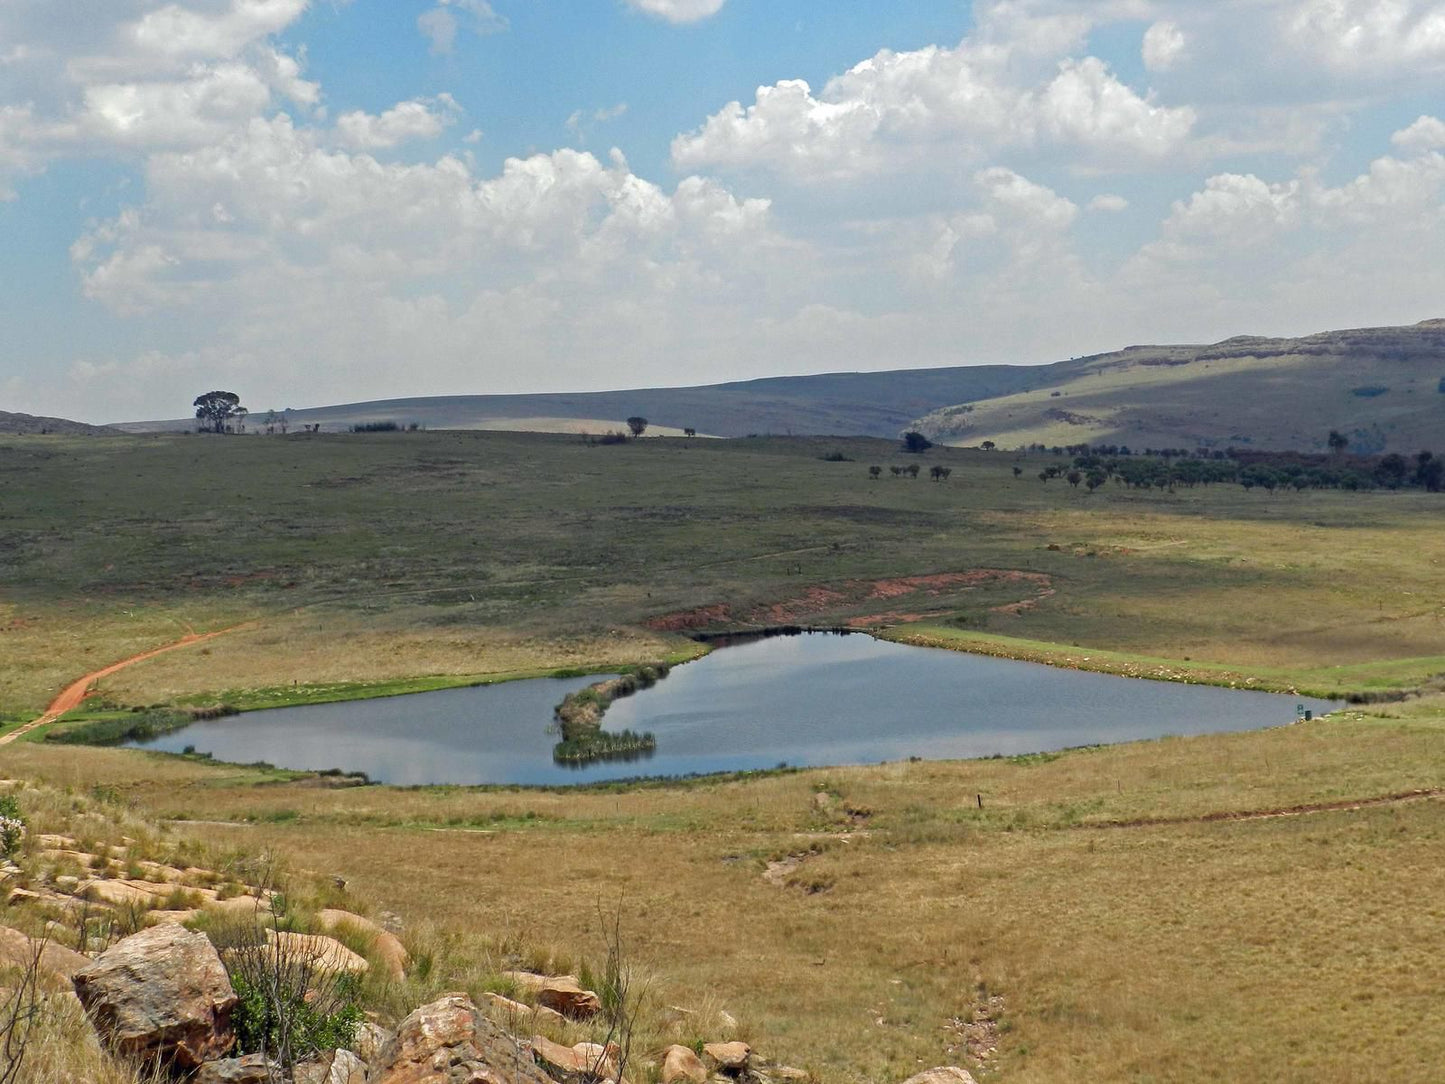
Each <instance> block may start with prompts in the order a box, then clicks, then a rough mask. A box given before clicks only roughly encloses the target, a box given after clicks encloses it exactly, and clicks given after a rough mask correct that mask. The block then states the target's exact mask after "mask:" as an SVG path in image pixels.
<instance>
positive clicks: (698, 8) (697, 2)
mask: <svg viewBox="0 0 1445 1084" xmlns="http://www.w3.org/2000/svg"><path fill="white" fill-rule="evenodd" d="M725 3H727V0H627V6H628V7H630V8H634V9H635V10H637V11H641V12H643V13H645V14H647V15H653V16H656V17H657V18H659V19H664V20H666V21H667V22H670V23H695V22H699V21H701V20H702V19H708V18H711V17H712V16H714V15H716V14H717V13H718V12H719V11H721V10H722V9H723V5H724V4H725Z"/></svg>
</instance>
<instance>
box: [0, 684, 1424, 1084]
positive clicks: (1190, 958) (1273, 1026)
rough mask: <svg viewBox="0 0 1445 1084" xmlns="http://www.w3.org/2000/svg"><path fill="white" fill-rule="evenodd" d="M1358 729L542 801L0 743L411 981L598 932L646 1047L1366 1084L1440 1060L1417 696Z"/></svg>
mask: <svg viewBox="0 0 1445 1084" xmlns="http://www.w3.org/2000/svg"><path fill="white" fill-rule="evenodd" d="M1370 710H1371V711H1372V712H1376V711H1377V709H1370ZM1391 716H1392V717H1385V716H1383V715H1381V714H1378V713H1377V714H1369V715H1365V714H1362V713H1358V712H1350V713H1346V714H1344V715H1342V716H1339V717H1336V718H1334V719H1331V720H1325V721H1320V722H1315V723H1311V724H1302V725H1297V726H1293V727H1287V728H1283V729H1278V730H1271V731H1265V732H1259V733H1251V734H1233V735H1221V736H1213V737H1202V738H1191V739H1166V740H1162V741H1157V742H1145V743H1136V744H1132V745H1127V746H1120V747H1114V748H1108V749H1092V750H1078V751H1074V752H1070V753H1065V754H1061V755H1054V756H1041V757H1022V758H1014V759H1009V760H989V761H975V762H966V763H947V764H941V763H940V764H931V763H899V764H890V765H882V766H877V767H867V768H847V769H830V770H819V771H809V772H798V773H784V774H772V775H767V776H764V777H760V778H753V779H748V780H714V781H701V782H695V783H691V784H687V785H682V786H647V787H641V788H635V787H634V788H628V787H607V788H598V789H591V790H583V791H570V792H569V791H508V790H500V789H498V790H480V789H464V788H425V789H417V790H398V789H392V788H383V787H366V788H353V789H331V788H327V787H323V786H318V781H316V780H292V781H287V780H286V778H285V777H284V776H281V775H275V774H272V775H268V774H267V773H264V772H259V773H258V772H257V771H255V770H249V769H235V768H227V767H224V766H216V765H206V764H204V763H200V762H194V761H185V760H182V759H179V758H166V757H159V756H149V755H133V754H126V753H123V752H120V751H113V750H95V749H83V750H57V749H54V748H52V747H47V746H43V745H29V744H22V745H19V746H14V747H11V748H12V750H13V752H11V753H9V754H7V757H8V759H7V764H6V769H7V771H10V772H14V773H21V774H23V775H25V776H26V777H29V778H33V779H40V780H44V781H46V782H47V783H49V784H51V785H53V786H56V787H60V788H68V789H69V791H70V792H71V793H74V794H76V795H78V796H79V795H86V794H88V793H92V792H95V793H102V794H104V795H105V796H106V797H107V799H108V800H109V801H111V802H118V803H120V805H121V806H122V807H124V808H126V809H127V813H126V816H127V817H129V818H131V819H134V818H136V817H143V818H146V819H150V818H156V817H166V818H179V819H181V821H182V823H181V824H180V825H179V828H180V830H182V831H183V832H185V833H187V834H189V835H194V836H198V837H200V839H201V840H203V841H204V842H205V843H206V844H208V845H209V846H210V848H211V849H212V850H213V851H214V852H215V853H228V852H231V853H233V852H240V851H245V852H250V853H259V852H262V851H267V850H270V851H273V852H275V853H278V854H282V855H285V856H287V858H288V861H289V862H290V864H291V865H292V866H293V867H295V868H297V869H300V870H310V871H314V872H315V873H316V874H318V875H319V876H320V877H321V879H322V880H326V879H329V877H330V876H332V875H340V876H343V877H345V878H346V879H347V882H348V889H347V891H348V893H350V894H352V895H353V897H354V898H355V899H361V900H367V901H370V905H371V906H372V907H382V908H386V909H388V910H392V911H395V912H397V913H399V914H401V915H402V916H403V917H404V918H405V919H406V920H407V922H408V934H407V938H408V940H409V941H410V943H411V944H412V946H413V948H414V950H420V951H422V952H423V953H424V954H426V955H427V958H428V961H429V962H428V966H429V968H430V972H429V977H428V978H427V979H426V981H425V984H424V986H425V988H426V989H431V988H432V987H437V988H446V987H457V986H460V987H466V988H468V989H471V990H472V991H473V992H474V993H480V992H481V991H482V990H483V989H486V988H489V987H490V988H497V987H496V983H497V976H496V972H497V971H498V970H500V969H501V968H503V967H505V966H512V965H515V964H516V963H517V962H518V961H519V960H521V961H524V962H525V961H543V960H551V962H552V963H553V964H555V965H559V966H571V967H576V966H579V964H585V963H586V962H587V961H589V960H590V961H591V962H592V966H594V967H595V966H596V961H597V959H598V958H599V957H600V955H601V951H602V944H601V935H600V931H599V925H598V908H599V905H601V907H603V908H604V909H606V910H610V909H612V908H614V907H620V908H621V912H622V915H623V921H624V929H625V932H626V936H627V942H628V945H629V953H630V956H631V958H632V959H633V961H634V962H635V963H636V964H637V965H638V966H639V967H640V968H641V969H642V970H643V971H644V972H645V973H646V974H647V975H649V976H650V988H651V990H652V995H651V999H650V1002H649V1008H648V1009H647V1010H646V1011H645V1013H644V1017H643V1023H642V1025H641V1027H642V1037H641V1040H640V1048H641V1049H643V1050H645V1051H649V1052H650V1051H654V1050H655V1049H657V1048H658V1047H660V1046H661V1045H663V1044H665V1042H668V1041H673V1040H681V1041H684V1042H690V1041H692V1040H693V1039H695V1038H713V1037H716V1035H717V1032H718V1029H719V1025H718V1024H717V1023H716V1021H717V1020H718V1019H720V1017H717V1015H716V1010H718V1009H725V1010H726V1011H727V1012H728V1013H730V1014H732V1015H733V1016H734V1017H736V1018H737V1020H738V1021H739V1025H740V1028H739V1034H740V1035H741V1037H743V1038H745V1039H746V1040H748V1041H749V1042H751V1043H753V1044H754V1045H755V1046H756V1047H757V1048H758V1049H760V1050H763V1051H765V1052H767V1053H768V1055H769V1056H771V1057H773V1058H776V1059H778V1060H781V1061H785V1062H788V1063H791V1064H795V1065H802V1066H805V1067H807V1068H809V1069H811V1070H813V1071H814V1072H815V1073H816V1074H817V1076H818V1077H819V1078H820V1079H824V1080H829V1081H835V1080H836V1081H850V1082H851V1081H889V1080H893V1081H897V1080H901V1079H903V1078H904V1077H906V1076H908V1075H910V1074H911V1073H912V1072H913V1071H915V1070H916V1069H917V1068H919V1067H920V1066H922V1065H932V1064H937V1063H956V1064H965V1065H971V1066H973V1067H974V1068H975V1069H978V1068H979V1067H980V1063H979V1062H978V1061H975V1060H970V1057H969V1055H968V1053H967V1051H966V1049H965V1048H964V1040H963V1033H962V1030H961V1028H960V1023H961V1022H965V1021H968V1020H970V1019H971V1018H972V1017H973V1015H974V1013H975V1012H976V1011H978V1010H979V1009H980V1008H983V1007H984V1006H986V1005H988V1004H989V999H990V998H1001V999H1002V1000H1001V1002H994V1003H993V1013H994V1015H996V1016H997V1018H998V1020H997V1023H998V1025H999V1029H998V1033H997V1036H996V1038H997V1043H998V1050H997V1055H996V1056H995V1057H989V1058H985V1059H983V1060H982V1067H983V1070H984V1071H982V1072H980V1077H981V1079H983V1080H985V1081H986V1080H990V1079H995V1080H1001V1081H1003V1080H1006V1081H1027V1082H1040V1084H1043V1082H1049V1084H1052V1082H1055V1081H1058V1080H1064V1079H1086V1080H1101V1081H1104V1080H1108V1081H1116V1080H1118V1081H1123V1080H1127V1081H1197V1080H1205V1079H1228V1080H1231V1081H1241V1082H1249V1081H1259V1082H1265V1081H1269V1082H1280V1081H1300V1082H1304V1081H1311V1082H1313V1081H1318V1080H1358V1081H1382V1082H1383V1081H1391V1082H1397V1084H1398V1082H1408V1081H1420V1082H1426V1081H1433V1080H1435V1079H1437V1075H1436V1074H1437V1070H1438V1067H1439V1065H1440V1064H1442V1061H1445V1001H1442V999H1441V998H1440V997H1439V988H1438V974H1437V971H1438V969H1437V968H1436V966H1435V961H1437V960H1438V959H1439V958H1440V954H1441V952H1442V951H1445V922H1442V917H1445V915H1442V904H1441V902H1440V901H1441V899H1442V898H1445V896H1442V893H1445V869H1442V867H1441V864H1440V863H1439V861H1438V856H1439V853H1440V848H1441V846H1442V844H1445V801H1442V800H1441V798H1440V797H1439V793H1440V790H1441V788H1442V787H1445V742H1442V738H1445V733H1442V718H1441V704H1440V703H1439V701H1438V700H1436V701H1434V702H1431V701H1416V702H1414V703H1412V704H1411V705H1409V706H1402V707H1400V708H1395V709H1393V710H1392V712H1391ZM1414 791H1421V792H1426V793H1427V794H1428V793H1431V792H1433V793H1435V794H1436V797H1428V796H1420V797H1414V798H1409V797H1401V795H1402V794H1405V793H1406V792H1414ZM980 796H981V798H982V801H983V807H982V809H980V808H979V805H978V801H979V797H980ZM1386 796H1395V797H1396V799H1397V800H1394V801H1390V802H1382V803H1379V804H1363V805H1360V803H1359V800H1360V799H1368V798H1376V797H1386ZM1357 805H1358V806H1359V807H1358V808H1340V807H1341V806H1344V807H1350V806H1357ZM1317 807H1323V808H1321V811H1318V812H1311V810H1312V809H1315V808H1317ZM1285 809H1290V810H1293V812H1292V814H1291V815H1266V814H1269V813H1271V812H1276V811H1280V810H1285ZM1236 815H1237V816H1236ZM780 860H784V861H786V864H785V865H783V866H781V867H775V872H774V875H773V878H772V880H771V881H770V880H769V879H767V878H766V877H765V876H764V875H765V873H766V872H767V870H768V863H770V862H777V861H780ZM426 984H430V985H426ZM422 992H423V990H422V988H417V989H415V990H413V991H412V992H411V994H410V996H411V997H413V998H415V997H419V996H421V994H422ZM396 1000H397V1001H398V1003H401V1002H402V1001H404V1000H406V998H405V997H401V996H398V997H397V999H396ZM674 1006H680V1007H682V1008H684V1009H690V1010H694V1013H695V1015H692V1016H687V1015H680V1014H678V1013H677V1012H676V1011H675V1010H674V1009H673V1008H672V1007H674ZM644 1076H645V1074H644Z"/></svg>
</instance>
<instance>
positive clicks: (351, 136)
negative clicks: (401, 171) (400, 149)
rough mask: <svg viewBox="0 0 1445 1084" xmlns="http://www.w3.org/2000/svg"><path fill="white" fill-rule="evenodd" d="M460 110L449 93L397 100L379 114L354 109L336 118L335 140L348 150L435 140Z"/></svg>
mask: <svg viewBox="0 0 1445 1084" xmlns="http://www.w3.org/2000/svg"><path fill="white" fill-rule="evenodd" d="M460 113H461V108H460V107H459V106H458V105H457V103H456V100H455V99H453V98H452V96H451V95H450V94H439V95H437V97H435V98H431V99H413V100H412V101H408V102H398V103H397V104H396V105H394V106H392V107H391V108H390V109H388V110H387V111H386V112H384V113H382V114H380V115H376V114H372V113H367V112H365V111H363V110H354V111H352V112H350V113H343V114H342V115H341V116H339V117H337V118H336V136H337V142H338V143H340V144H341V146H343V147H346V148H348V149H350V150H385V149H387V148H390V147H395V146H397V145H398V144H401V143H410V142H412V141H413V140H420V139H435V138H436V137H437V136H439V135H441V134H442V132H443V131H444V130H445V129H446V128H447V126H448V125H450V124H452V123H453V122H454V121H455V120H456V118H457V116H458V115H459V114H460Z"/></svg>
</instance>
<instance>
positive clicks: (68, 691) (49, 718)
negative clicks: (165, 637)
mask: <svg viewBox="0 0 1445 1084" xmlns="http://www.w3.org/2000/svg"><path fill="white" fill-rule="evenodd" d="M246 627H247V626H245V625H233V626H232V627H231V628H228V629H218V630H217V631H215V632H192V633H188V634H186V635H185V636H182V637H181V638H180V639H179V640H176V641H175V642H174V643H169V644H165V645H163V646H161V647H155V648H152V649H151V650H149V651H142V652H141V653H140V654H139V655H132V656H131V657H130V658H128V659H122V660H121V661H120V662H113V663H111V664H110V665H109V666H107V667H105V668H104V669H101V670H97V671H95V673H93V674H86V675H85V677H83V678H80V679H79V680H77V681H72V682H71V683H70V684H69V685H67V686H66V687H65V689H64V690H63V691H62V692H61V694H60V695H59V696H57V697H56V698H55V699H54V700H52V701H51V702H50V707H48V708H46V709H45V714H44V715H42V716H40V718H38V719H35V720H33V721H31V722H28V723H26V724H25V725H24V726H21V727H17V728H16V729H14V730H12V731H11V732H10V733H8V734H0V745H9V744H10V743H11V742H13V741H15V740H16V739H18V738H23V737H24V736H25V735H26V734H29V733H30V732H31V731H32V730H34V729H36V727H42V726H45V725H46V724H47V723H53V722H55V720H56V719H59V718H60V717H61V716H62V715H64V714H65V713H66V712H67V711H72V710H74V709H75V708H78V707H80V704H81V702H82V701H83V700H84V699H85V694H86V693H88V692H89V691H90V687H91V686H92V685H93V684H95V683H96V682H97V681H99V680H100V679H101V678H105V677H110V675H111V674H114V673H115V672H116V671H117V670H124V669H125V668H126V667H127V666H130V665H132V664H133V663H138V662H144V661H145V660H146V659H153V658H155V657H156V656H157V655H164V654H165V653H166V652H167V651H175V650H176V649H177V648H180V647H190V646H191V645H192V644H199V643H203V642H205V641H206V640H214V639H215V638H216V637H217V636H225V635H226V634H227V633H228V632H235V631H236V630H237V629H242V628H246Z"/></svg>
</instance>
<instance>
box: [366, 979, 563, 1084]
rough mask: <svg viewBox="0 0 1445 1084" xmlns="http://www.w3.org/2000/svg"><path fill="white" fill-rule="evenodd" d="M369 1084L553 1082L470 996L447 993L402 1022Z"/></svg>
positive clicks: (379, 1058)
mask: <svg viewBox="0 0 1445 1084" xmlns="http://www.w3.org/2000/svg"><path fill="white" fill-rule="evenodd" d="M369 1084H551V1080H550V1078H549V1077H548V1076H547V1075H546V1074H545V1073H543V1072H542V1070H541V1069H540V1068H538V1067H537V1064H536V1062H534V1061H533V1060H532V1058H531V1057H529V1056H528V1055H527V1054H525V1053H524V1052H523V1050H522V1048H521V1047H520V1046H519V1045H518V1044H517V1041H516V1040H515V1039H513V1038H512V1037H511V1036H510V1035H508V1034H507V1033H506V1032H504V1031H503V1030H502V1029H501V1028H499V1027H497V1025H496V1024H494V1023H492V1022H491V1021H490V1020H488V1019H487V1018H486V1017H485V1016H483V1015H482V1013H481V1010H479V1009H478V1008H477V1007H476V1006H475V1005H474V1004H472V1001H471V999H470V998H469V997H467V996H466V995H465V994H447V995H445V996H443V997H441V998H439V999H437V1000H436V1001H433V1002H432V1003H431V1004H429V1005H423V1006H422V1007H421V1008H419V1009H417V1010H416V1011H415V1012H413V1013H412V1014H411V1015H410V1016H408V1017H407V1018H406V1019H405V1020H403V1021H402V1022H401V1026H400V1027H399V1028H398V1029H397V1032H396V1035H395V1036H394V1037H393V1038H392V1040H391V1041H390V1042H389V1043H387V1044H386V1048H385V1049H384V1050H383V1051H382V1052H381V1054H380V1056H379V1057H378V1059H377V1061H376V1064H375V1066H374V1068H373V1071H372V1074H371V1077H370V1081H369Z"/></svg>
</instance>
